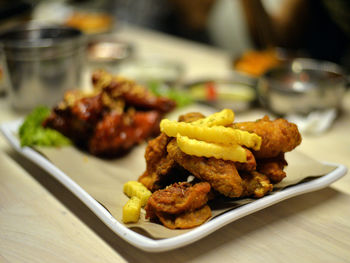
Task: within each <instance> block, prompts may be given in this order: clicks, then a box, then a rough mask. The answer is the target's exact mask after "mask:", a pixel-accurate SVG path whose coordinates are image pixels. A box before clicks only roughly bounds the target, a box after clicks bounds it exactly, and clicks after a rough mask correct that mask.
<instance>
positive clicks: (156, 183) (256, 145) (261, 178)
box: [129, 109, 302, 229]
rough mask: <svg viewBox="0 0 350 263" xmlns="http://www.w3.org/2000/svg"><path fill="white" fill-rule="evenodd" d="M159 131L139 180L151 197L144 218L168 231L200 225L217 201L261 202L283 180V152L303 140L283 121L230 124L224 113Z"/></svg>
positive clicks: (189, 118) (193, 116)
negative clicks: (257, 199)
mask: <svg viewBox="0 0 350 263" xmlns="http://www.w3.org/2000/svg"><path fill="white" fill-rule="evenodd" d="M160 129H161V132H162V133H161V134H160V135H159V136H158V137H157V138H155V139H153V140H151V141H149V143H148V146H147V148H146V151H145V160H146V171H145V172H144V173H143V174H142V175H141V176H140V177H139V178H138V181H139V182H141V183H142V184H143V185H144V186H145V187H146V188H147V189H148V190H150V191H151V192H152V195H151V196H150V197H149V199H148V202H147V204H146V205H145V211H146V218H148V219H150V220H151V221H152V222H161V223H162V224H163V225H164V226H166V227H168V228H170V229H187V228H193V227H195V226H199V225H201V224H203V223H204V222H205V221H207V220H208V219H209V218H210V217H211V209H210V206H209V205H208V204H209V202H212V201H214V200H215V198H217V197H220V196H224V197H226V198H242V197H252V198H261V197H263V196H265V195H266V194H268V193H269V192H271V191H272V190H273V187H274V185H275V184H277V183H279V182H280V181H282V180H283V178H285V177H286V173H285V171H284V168H285V167H286V166H287V162H286V160H285V153H286V152H289V151H292V150H293V149H294V148H295V147H297V146H298V145H299V144H300V143H301V140H302V139H301V135H300V133H299V131H298V128H297V126H296V125H295V124H293V123H290V122H288V121H287V120H284V119H276V120H270V119H269V118H268V117H267V116H265V117H264V118H262V119H259V120H257V121H254V122H234V113H233V112H232V110H228V109H225V110H222V111H221V112H218V113H214V114H212V115H210V116H208V117H205V116H204V115H202V114H201V113H195V112H194V113H188V114H185V115H181V116H180V117H179V119H178V121H170V120H167V119H163V120H162V121H161V123H160ZM129 197H130V196H129ZM131 197H133V196H131Z"/></svg>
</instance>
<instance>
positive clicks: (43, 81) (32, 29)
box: [0, 22, 85, 111]
mask: <svg viewBox="0 0 350 263" xmlns="http://www.w3.org/2000/svg"><path fill="white" fill-rule="evenodd" d="M0 42H2V43H3V46H4V51H5V57H6V63H7V68H8V73H9V80H10V84H11V85H10V86H11V88H10V89H9V94H10V100H11V104H12V106H13V107H14V108H15V109H16V110H23V111H28V110H31V109H33V108H34V107H36V106H38V105H47V106H53V105H54V104H56V103H57V102H58V101H59V100H60V99H61V98H62V96H63V94H64V92H65V91H67V90H69V89H74V88H78V87H80V84H81V77H82V76H81V74H82V69H83V65H84V52H85V38H84V36H83V34H82V32H81V31H79V30H77V29H73V28H69V27H65V26H57V25H49V24H41V23H35V22H30V23H26V24H24V25H19V26H17V27H14V28H11V29H9V30H8V31H6V32H3V33H2V34H1V35H0Z"/></svg>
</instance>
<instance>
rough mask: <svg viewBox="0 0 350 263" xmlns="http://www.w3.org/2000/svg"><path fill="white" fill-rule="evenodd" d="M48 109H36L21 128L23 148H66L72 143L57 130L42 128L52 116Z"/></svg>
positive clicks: (20, 135)
mask: <svg viewBox="0 0 350 263" xmlns="http://www.w3.org/2000/svg"><path fill="white" fill-rule="evenodd" d="M50 112H51V111H50V109H49V108H47V107H42V106H40V107H37V108H35V109H34V110H33V111H32V112H31V113H30V114H29V115H28V116H27V117H26V119H25V120H24V122H23V124H22V125H21V127H20V128H19V131H18V132H19V138H20V142H21V146H22V147H23V146H34V145H38V146H64V145H70V144H71V141H70V140H69V139H68V138H66V137H65V136H63V135H62V134H61V133H59V132H58V131H56V130H53V129H50V128H44V127H42V122H43V121H44V120H45V119H46V118H47V117H48V116H49V115H50Z"/></svg>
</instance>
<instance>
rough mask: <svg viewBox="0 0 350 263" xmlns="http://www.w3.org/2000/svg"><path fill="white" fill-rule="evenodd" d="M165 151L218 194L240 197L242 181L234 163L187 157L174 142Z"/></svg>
mask: <svg viewBox="0 0 350 263" xmlns="http://www.w3.org/2000/svg"><path fill="white" fill-rule="evenodd" d="M167 150H168V154H169V155H170V157H171V158H173V159H174V160H175V161H176V162H177V163H178V164H179V165H181V166H182V167H183V168H185V169H186V170H187V171H189V172H190V173H191V174H193V175H194V176H195V177H197V178H198V179H200V180H203V181H206V182H208V183H210V185H211V186H212V187H213V188H214V189H215V190H216V191H218V192H219V193H221V194H223V195H225V196H228V197H239V196H241V195H242V192H243V186H242V179H241V177H240V176H239V174H238V171H237V169H236V166H235V163H234V162H231V161H225V160H221V159H215V158H205V157H197V156H192V155H187V154H185V153H184V152H182V151H181V150H180V148H179V147H178V146H177V144H176V140H172V141H170V142H169V144H168V146H167Z"/></svg>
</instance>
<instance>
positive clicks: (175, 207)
mask: <svg viewBox="0 0 350 263" xmlns="http://www.w3.org/2000/svg"><path fill="white" fill-rule="evenodd" d="M209 192H210V185H209V184H208V183H206V182H200V183H197V184H195V185H191V184H190V183H187V182H182V183H174V184H172V185H170V186H168V187H166V188H165V189H162V190H158V191H156V192H154V193H153V194H152V195H151V197H150V198H149V199H148V202H147V205H146V207H145V210H146V218H150V219H152V220H154V219H157V218H158V219H159V220H160V221H161V222H162V223H163V224H164V225H165V226H166V227H168V228H171V229H175V228H181V229H183V228H192V227H195V226H197V225H200V224H202V223H203V222H205V221H206V220H207V219H208V218H209V217H210V216H211V210H210V208H209V206H207V205H206V203H207V202H208V194H209Z"/></svg>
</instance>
